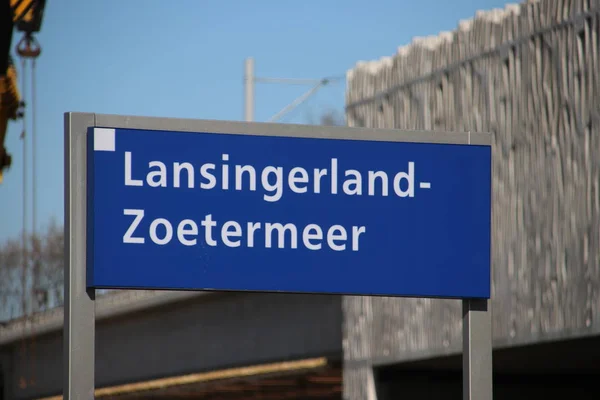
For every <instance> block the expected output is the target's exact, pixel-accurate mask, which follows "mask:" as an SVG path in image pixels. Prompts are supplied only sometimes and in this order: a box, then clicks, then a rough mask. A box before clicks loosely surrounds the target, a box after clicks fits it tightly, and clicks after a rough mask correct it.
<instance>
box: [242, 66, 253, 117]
mask: <svg viewBox="0 0 600 400" xmlns="http://www.w3.org/2000/svg"><path fill="white" fill-rule="evenodd" d="M244 92H245V93H244V98H245V110H244V118H245V120H246V121H247V122H252V121H253V120H254V59H253V58H252V57H248V58H246V68H245V73H244Z"/></svg>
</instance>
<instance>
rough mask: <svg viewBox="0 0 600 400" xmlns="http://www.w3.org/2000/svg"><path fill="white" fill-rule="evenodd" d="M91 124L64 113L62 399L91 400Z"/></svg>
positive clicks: (86, 117)
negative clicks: (88, 268) (88, 245)
mask: <svg viewBox="0 0 600 400" xmlns="http://www.w3.org/2000/svg"><path fill="white" fill-rule="evenodd" d="M93 125H94V115H93V114H76V115H72V114H66V115H65V210H64V213H65V216H64V218H65V226H64V229H65V243H64V245H65V249H64V252H65V253H64V254H65V273H64V275H65V277H64V281H65V282H64V296H65V300H64V336H63V340H64V345H63V368H64V375H63V377H64V383H63V398H64V399H65V400H92V399H94V343H95V322H96V316H95V306H94V301H95V291H94V290H87V287H86V252H87V248H86V239H87V234H86V224H87V220H86V213H87V212H86V208H87V205H86V198H87V189H86V186H87V179H86V173H87V172H86V171H87V168H86V165H87V164H86V163H87V153H86V142H87V138H86V132H87V128H88V127H90V126H93Z"/></svg>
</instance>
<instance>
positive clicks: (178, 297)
mask: <svg viewBox="0 0 600 400" xmlns="http://www.w3.org/2000/svg"><path fill="white" fill-rule="evenodd" d="M210 294H213V293H212V292H196V291H158V290H156V291H155V290H123V291H121V290H119V291H115V292H110V293H107V294H105V295H103V296H101V297H99V298H97V299H96V321H98V320H103V319H109V318H114V317H117V316H120V315H124V314H129V313H133V312H136V311H140V310H144V309H148V308H153V307H159V306H163V305H165V304H169V303H172V302H177V301H184V300H187V299H190V298H194V297H200V296H207V295H210ZM63 326H64V308H63V307H62V306H61V307H56V308H53V309H51V310H48V311H45V312H41V313H38V314H34V315H31V316H29V317H26V318H20V319H17V320H13V321H11V322H10V323H9V324H8V325H7V326H6V327H4V328H1V329H0V346H2V345H7V344H10V343H13V342H15V341H18V340H20V339H23V338H27V337H32V336H37V335H42V334H46V333H50V332H54V331H57V330H60V329H62V327H63Z"/></svg>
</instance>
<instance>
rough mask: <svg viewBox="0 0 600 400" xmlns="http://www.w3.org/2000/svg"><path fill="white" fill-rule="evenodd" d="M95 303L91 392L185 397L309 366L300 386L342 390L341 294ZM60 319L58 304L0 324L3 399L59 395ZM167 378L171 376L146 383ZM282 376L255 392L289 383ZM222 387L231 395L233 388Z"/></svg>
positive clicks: (137, 297) (122, 298)
mask: <svg viewBox="0 0 600 400" xmlns="http://www.w3.org/2000/svg"><path fill="white" fill-rule="evenodd" d="M97 304H98V305H97V314H98V315H97V332H96V369H97V371H96V387H97V388H98V389H101V391H100V392H99V397H115V396H117V395H118V396H119V398H121V397H123V398H124V397H127V396H129V397H128V398H130V397H132V396H134V395H136V394H139V392H141V393H142V395H143V394H146V393H145V390H148V389H152V392H153V393H152V394H156V393H155V392H157V391H159V389H160V390H162V392H160V393H158V394H161V393H162V395H165V394H168V395H169V396H170V397H173V396H177V395H178V394H179V393H181V391H182V387H183V388H184V389H185V392H183V394H185V393H189V392H193V393H202V392H203V391H204V390H206V385H209V384H215V382H217V383H219V384H223V382H224V381H227V380H233V381H234V383H236V385H237V386H240V385H241V383H240V381H243V380H246V381H247V380H248V379H249V378H252V379H251V380H252V381H253V382H254V384H253V385H254V387H258V388H260V385H257V383H256V380H257V379H259V378H260V376H262V375H269V376H272V375H276V376H277V375H282V374H283V375H285V376H287V378H286V379H287V380H289V379H290V376H291V377H299V376H301V375H302V376H303V375H306V374H307V373H310V374H312V375H314V377H313V380H314V382H315V383H313V384H309V383H306V382H305V384H304V386H305V388H306V390H307V393H309V394H311V393H312V395H311V396H312V397H317V398H331V396H334V397H333V398H336V396H337V398H339V397H340V396H341V366H340V365H339V364H340V362H341V350H342V345H341V344H342V337H341V326H342V315H341V298H340V297H336V296H298V295H285V294H281V295H280V294H233V293H232V294H206V293H187V292H183V293H181V292H175V293H171V292H146V291H141V292H128V291H125V292H113V293H111V294H108V295H106V296H104V297H103V298H100V299H98V300H97ZM62 324H63V313H62V308H57V309H54V310H52V311H50V312H46V313H44V314H41V315H39V316H38V317H36V319H35V320H34V322H33V324H30V325H29V326H25V325H24V324H23V321H14V322H13V323H11V324H10V325H9V326H8V327H5V328H3V329H2V330H0V366H1V371H2V376H3V380H2V382H3V385H4V392H3V394H2V395H3V396H4V397H3V398H4V399H40V398H45V397H48V396H56V395H60V394H61V393H62V383H63V378H62V374H63V369H62V340H63V338H62V336H63V335H62ZM23 350H25V352H23ZM282 362H284V364H281V363H282ZM241 367H246V369H242V370H238V369H239V368H241ZM248 367H252V368H251V370H250V371H249V370H248V369H247V368H248ZM252 371H253V372H252ZM181 376H183V378H179V379H177V378H175V377H181ZM319 376H321V380H322V381H323V382H322V383H319V379H317V378H318V377H319ZM169 377H171V381H174V380H175V381H178V382H169V381H165V382H154V383H152V382H148V381H152V380H156V379H159V378H169ZM326 378H327V379H326ZM272 379H275V378H272ZM284 381H285V380H284ZM284 381H282V382H279V386H278V387H276V383H277V382H275V383H273V381H272V380H271V381H270V385H269V387H270V388H271V389H268V388H261V390H262V391H263V392H264V393H268V392H269V390H275V389H277V390H278V391H279V392H281V391H282V390H287V391H289V390H291V389H295V388H297V385H295V384H294V383H293V382H292V383H287V384H286V383H285V382H284ZM131 383H137V386H134V387H127V386H126V384H131ZM259 383H260V382H259ZM123 385H125V386H123ZM170 387H172V388H171V389H170V390H169V388H170ZM246 389H249V388H248V387H247V388H246ZM226 393H230V395H229V396H227V398H228V399H234V398H237V397H235V396H232V395H231V393H233V389H231V387H229V389H228V391H227V392H226ZM221 394H222V393H221ZM241 394H243V392H241ZM197 398H201V397H200V395H198V397H197Z"/></svg>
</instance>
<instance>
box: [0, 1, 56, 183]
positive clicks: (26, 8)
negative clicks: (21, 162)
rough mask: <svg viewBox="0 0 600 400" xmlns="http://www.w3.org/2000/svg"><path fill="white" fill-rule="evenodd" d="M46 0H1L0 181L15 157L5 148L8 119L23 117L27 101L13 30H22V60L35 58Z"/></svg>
mask: <svg viewBox="0 0 600 400" xmlns="http://www.w3.org/2000/svg"><path fill="white" fill-rule="evenodd" d="M45 5H46V1H45V0H0V183H1V182H2V178H3V173H4V171H5V170H6V169H8V168H10V166H11V163H12V157H11V155H10V154H9V153H8V151H7V150H6V148H5V147H4V143H5V139H6V131H7V129H8V123H9V121H16V120H19V119H21V118H23V116H24V107H25V104H24V102H23V100H22V97H21V94H20V92H19V88H18V84H17V70H16V68H15V65H14V63H13V60H12V57H11V55H10V49H11V45H12V36H13V31H14V30H15V28H16V30H17V31H19V32H23V37H22V38H21V40H20V41H19V43H18V44H17V47H16V50H17V54H19V56H20V57H22V58H23V59H26V58H31V59H35V58H36V57H38V56H39V55H40V52H41V48H40V46H39V44H38V43H37V41H36V40H35V37H34V33H36V32H39V30H40V27H41V25H42V18H43V14H44V6H45Z"/></svg>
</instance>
